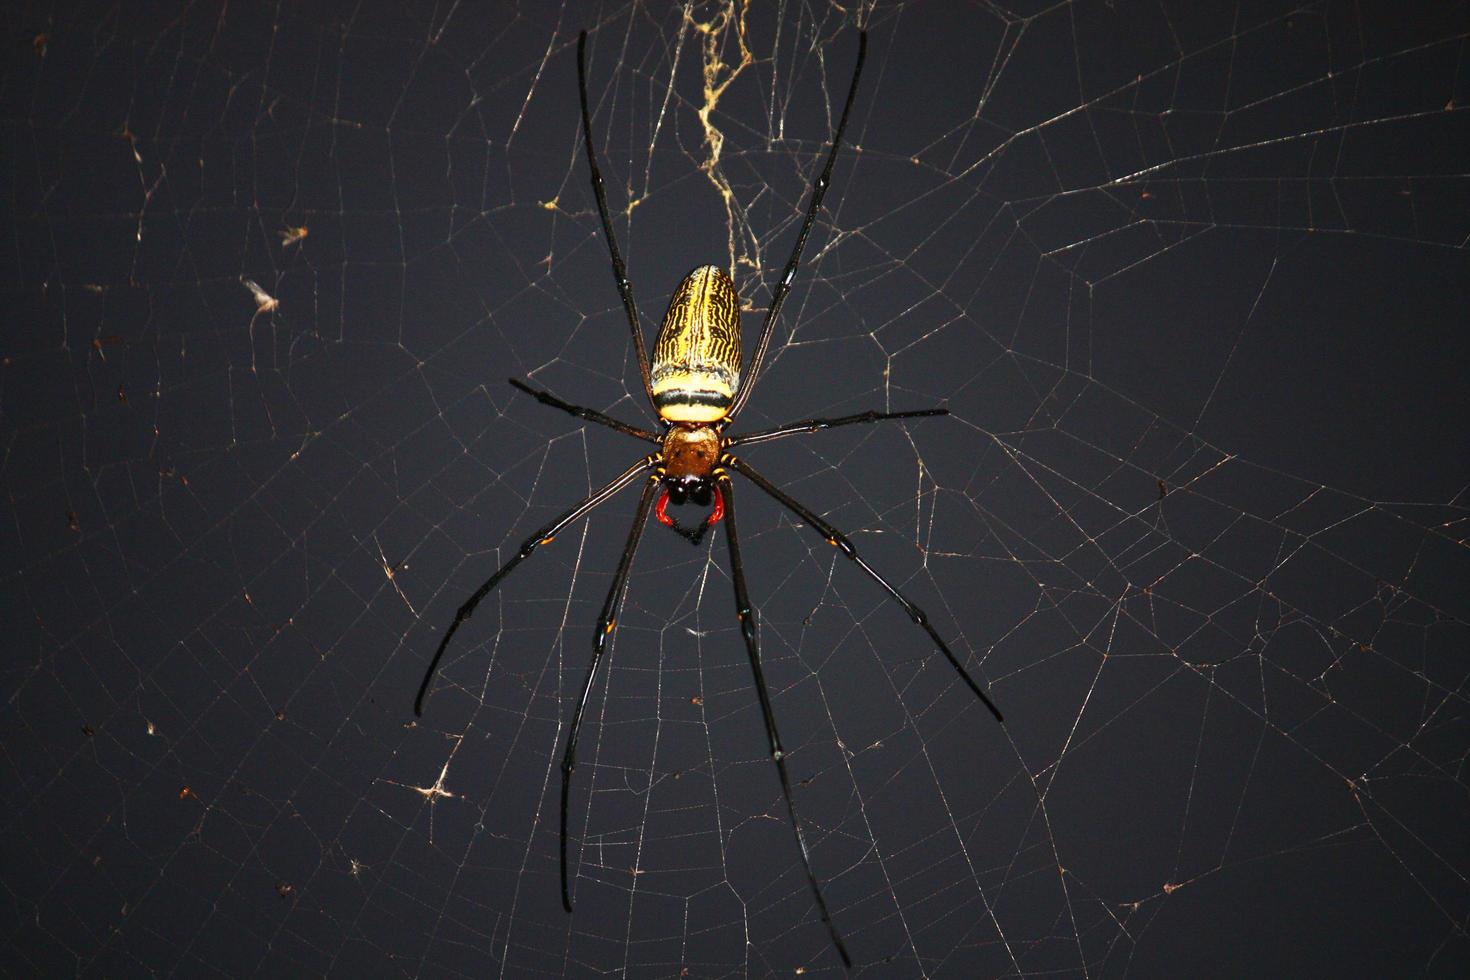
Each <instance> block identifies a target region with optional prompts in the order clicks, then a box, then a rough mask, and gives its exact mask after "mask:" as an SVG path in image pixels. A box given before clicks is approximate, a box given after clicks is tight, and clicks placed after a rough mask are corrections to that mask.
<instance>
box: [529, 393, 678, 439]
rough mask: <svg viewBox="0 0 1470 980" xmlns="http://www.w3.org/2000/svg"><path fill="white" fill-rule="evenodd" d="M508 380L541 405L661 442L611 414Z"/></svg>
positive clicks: (645, 430)
mask: <svg viewBox="0 0 1470 980" xmlns="http://www.w3.org/2000/svg"><path fill="white" fill-rule="evenodd" d="M509 380H510V383H511V385H512V386H514V387H515V389H516V390H517V391H524V392H525V393H526V394H528V395H530V396H531V397H532V398H534V399H536V400H537V401H538V402H540V403H541V404H543V405H550V406H551V407H552V408H559V409H561V410H562V411H563V412H566V413H567V414H569V415H575V416H576V417H577V418H579V419H586V420H587V421H588V422H596V423H597V424H598V425H605V426H607V427H608V428H609V429H616V430H617V431H618V432H621V433H623V434H624V435H629V436H635V437H637V438H639V439H643V440H645V441H646V442H653V443H662V442H663V440H662V439H660V438H659V437H658V436H656V435H655V434H653V433H652V432H649V431H648V430H647V429H640V428H638V427H637V426H636V425H629V424H628V423H627V422H619V421H618V420H617V419H615V418H613V417H612V416H611V415H604V414H603V413H602V412H599V411H598V410H597V409H595V408H583V407H582V406H581V405H573V404H572V403H571V402H564V401H562V400H561V399H560V398H558V397H556V396H555V395H553V394H552V393H551V392H549V391H547V390H545V389H544V388H532V387H531V386H530V385H528V384H526V383H525V382H524V381H517V380H516V379H515V378H511V379H509Z"/></svg>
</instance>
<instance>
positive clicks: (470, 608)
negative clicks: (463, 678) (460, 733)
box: [413, 453, 659, 717]
mask: <svg viewBox="0 0 1470 980" xmlns="http://www.w3.org/2000/svg"><path fill="white" fill-rule="evenodd" d="M658 461H659V456H658V454H657V453H654V454H652V455H649V456H645V457H643V458H642V459H640V460H639V461H638V462H636V463H634V464H633V465H632V466H630V467H628V469H626V470H624V471H623V472H622V473H621V474H619V475H618V476H617V477H615V478H614V479H613V481H612V482H611V483H609V484H607V485H606V486H604V487H603V488H602V489H600V490H596V491H594V492H593V493H592V494H591V495H590V496H589V497H587V499H586V500H583V501H582V502H581V503H579V504H577V505H576V506H575V507H573V508H572V509H571V510H569V511H567V512H566V513H565V514H562V515H561V516H560V517H558V518H557V519H556V520H554V521H552V522H551V523H550V524H548V525H546V526H545V527H543V528H542V529H541V530H539V531H537V532H536V533H535V534H533V535H531V536H530V537H529V538H527V539H526V540H525V543H524V544H522V545H521V548H520V550H519V551H517V552H516V553H515V554H514V555H512V556H511V557H510V559H509V560H508V561H506V563H505V564H503V565H501V566H500V567H499V568H497V569H496V570H495V574H494V575H491V576H490V577H489V578H488V579H486V580H485V584H484V585H481V586H480V587H479V588H478V589H476V590H475V593H474V595H472V596H470V597H469V598H468V599H466V600H465V601H464V604H463V605H461V606H460V607H459V611H458V612H456V613H455V614H454V622H452V623H450V624H449V629H448V631H447V632H445V634H444V639H442V640H440V641H439V649H437V650H435V651H434V659H433V660H430V661H429V669H428V670H426V671H424V679H423V682H422V683H421V684H419V693H418V696H417V697H415V698H414V699H413V713H414V714H415V715H418V716H420V717H422V716H423V714H424V701H425V699H426V698H427V697H428V694H429V684H430V683H431V682H432V681H433V680H434V672H435V671H437V670H438V669H439V660H440V659H441V658H442V657H443V656H444V650H445V649H446V648H447V647H448V646H449V641H450V640H452V639H454V634H455V632H456V631H457V630H458V629H459V625H460V623H463V622H464V621H465V620H466V619H469V618H470V617H471V616H473V615H474V614H475V607H476V606H478V605H479V604H480V601H481V600H482V599H484V598H485V597H486V596H487V595H489V594H490V593H491V592H492V591H493V590H494V589H495V587H496V586H497V585H499V584H500V580H501V579H503V578H505V577H506V576H507V575H509V574H510V573H511V570H512V569H514V568H515V567H516V566H517V565H519V564H520V563H521V562H523V561H525V560H526V558H528V557H529V556H530V554H531V552H533V551H535V550H536V548H537V547H538V546H540V545H543V544H549V543H550V542H551V539H552V538H554V537H556V536H557V535H558V534H560V533H561V531H562V529H563V528H565V527H566V526H567V525H568V524H570V523H572V522H573V521H575V520H576V519H577V518H579V517H582V516H584V515H585V514H587V513H588V512H589V511H591V510H592V509H593V508H594V507H596V506H597V505H598V504H600V503H602V502H603V501H605V500H607V499H608V498H609V497H612V496H613V495H614V494H616V493H617V492H618V491H619V490H621V489H623V488H624V487H626V486H627V485H628V484H630V483H632V482H633V481H634V480H636V479H638V477H639V476H641V475H642V474H644V473H646V472H648V470H650V469H652V468H653V467H654V466H656V465H658Z"/></svg>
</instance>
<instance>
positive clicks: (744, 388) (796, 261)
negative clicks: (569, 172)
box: [589, 31, 868, 417]
mask: <svg viewBox="0 0 1470 980" xmlns="http://www.w3.org/2000/svg"><path fill="white" fill-rule="evenodd" d="M867 53H868V32H867V31H860V32H859V33H858V55H857V65H856V66H854V67H853V69H852V84H851V85H850V86H848V89H847V102H846V103H845V104H844V105H843V106H842V118H841V119H840V120H838V123H837V129H836V131H835V132H834V133H833V134H832V150H831V152H830V153H828V154H827V165H826V166H825V167H823V168H822V173H821V175H820V176H818V177H817V179H816V181H814V182H813V183H812V203H811V205H810V206H809V207H808V208H807V212H806V220H805V221H803V222H802V223H801V232H800V234H798V235H797V236H796V248H795V249H793V250H792V252H791V258H790V259H788V260H787V262H786V269H785V271H784V272H782V273H781V278H780V280H778V281H777V283H776V288H775V289H774V290H772V292H771V305H770V308H769V309H767V310H766V322H765V323H763V324H761V332H760V339H759V340H757V341H756V343H755V354H753V355H752V356H751V359H750V368H749V369H748V370H747V371H746V372H745V379H746V380H745V383H744V384H742V385H741V386H740V391H739V392H738V393H737V394H736V395H735V403H734V404H733V405H731V406H730V411H729V413H728V414H729V415H730V416H732V417H733V416H734V415H736V414H738V413H739V412H740V409H741V408H742V407H744V405H745V401H746V399H748V398H749V397H750V392H751V390H752V389H753V388H754V387H755V382H756V380H757V378H758V376H759V374H760V369H761V361H762V360H763V359H764V358H765V356H766V348H767V347H768V346H770V343H771V332H772V330H773V329H774V328H775V326H776V317H777V315H778V314H780V312H781V304H782V303H785V302H786V294H787V292H789V291H790V289H791V280H792V279H794V278H795V277H796V268H797V266H799V265H800V264H801V251H802V249H803V248H805V247H806V238H807V235H809V234H811V230H812V224H813V223H814V222H815V221H816V220H817V212H818V211H820V210H821V209H822V197H823V195H825V194H826V193H827V185H828V184H830V183H831V182H832V165H833V164H834V163H836V162H837V149H838V147H840V146H841V145H842V132H843V130H845V129H846V128H847V116H848V113H850V112H851V111H852V100H853V98H854V97H855V96H856V95H857V87H858V78H859V77H861V76H862V73H863V59H864V58H865V57H867ZM589 145H590V144H589Z"/></svg>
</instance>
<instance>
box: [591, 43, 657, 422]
mask: <svg viewBox="0 0 1470 980" xmlns="http://www.w3.org/2000/svg"><path fill="white" fill-rule="evenodd" d="M577 90H578V92H579V94H580V95H581V98H582V135H583V136H584V137H585V138H586V141H587V167H588V169H590V170H591V171H592V193H593V194H594V195H596V197H597V214H598V216H599V217H601V218H602V233H603V234H604V235H606V236H607V250H608V251H609V252H611V253H612V264H613V282H614V283H616V284H617V287H618V295H619V296H621V297H622V298H623V309H624V310H625V311H627V314H628V328H629V329H630V330H632V331H633V350H634V351H636V352H637V354H638V371H639V373H640V374H642V375H643V390H644V391H645V392H646V393H647V394H648V404H649V405H652V404H653V376H652V375H651V374H649V371H648V351H647V350H646V349H645V348H644V346H643V327H642V326H641V325H640V324H639V322H638V307H637V305H635V304H634V302H633V285H632V283H630V282H628V267H627V266H625V265H624V264H623V256H622V253H620V252H619V251H618V240H617V237H616V236H615V235H613V225H612V218H611V217H610V216H609V215H608V213H607V190H606V189H605V188H604V187H603V186H602V171H601V170H599V169H598V168H597V151H596V150H594V149H593V148H592V113H591V112H590V111H589V110H588V108H587V32H586V31H583V32H582V33H580V34H578V35H577Z"/></svg>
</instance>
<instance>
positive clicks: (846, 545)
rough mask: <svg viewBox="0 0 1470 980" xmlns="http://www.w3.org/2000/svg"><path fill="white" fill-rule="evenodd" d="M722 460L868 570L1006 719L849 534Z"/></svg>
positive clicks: (731, 460) (730, 459) (742, 466)
mask: <svg viewBox="0 0 1470 980" xmlns="http://www.w3.org/2000/svg"><path fill="white" fill-rule="evenodd" d="M720 462H721V463H723V464H724V465H726V466H729V467H730V468H732V469H734V470H735V471H736V472H737V473H739V474H740V475H741V476H743V477H745V478H746V479H747V480H749V481H750V482H751V483H754V484H755V485H756V486H758V487H760V488H761V489H762V490H764V491H765V492H766V493H768V494H770V495H771V496H772V497H774V498H776V500H777V501H779V502H780V503H781V504H782V505H783V506H784V507H786V509H788V510H790V511H792V512H793V513H795V514H796V515H797V516H798V517H800V518H801V519H802V520H804V521H806V522H807V523H808V524H810V525H811V526H812V527H814V528H816V529H817V530H818V531H819V532H821V535H822V537H824V538H826V539H827V543H828V544H830V545H832V547H834V548H836V549H837V550H838V551H841V552H842V553H843V554H844V555H846V556H847V557H848V558H851V559H852V560H853V562H854V563H855V564H856V565H857V567H858V568H861V569H862V570H863V571H865V572H867V573H868V577H869V578H871V579H872V580H873V581H874V582H877V583H878V584H879V585H881V586H882V587H883V591H885V592H887V593H888V595H889V596H890V597H891V598H892V599H893V601H894V602H896V603H898V604H899V605H900V606H902V607H903V611H904V612H906V613H908V614H909V619H912V620H913V621H914V622H916V623H918V624H919V625H920V626H922V627H924V632H926V633H928V634H929V639H931V640H933V641H934V645H935V646H937V647H938V648H939V652H940V653H943V654H944V657H945V659H946V660H948V661H949V663H950V666H952V667H953V668H954V669H955V671H956V672H958V673H959V675H960V678H961V679H962V680H963V681H964V682H965V683H966V684H967V685H969V688H970V690H971V691H973V692H974V693H975V697H977V698H979V699H980V701H981V703H982V704H984V705H985V707H987V708H989V709H990V713H991V714H993V715H995V720H996V721H1002V722H1003V721H1005V718H1004V717H1003V716H1002V715H1001V713H1000V709H999V708H997V707H996V706H995V702H993V701H991V700H990V696H989V695H988V694H986V693H985V690H984V689H983V688H982V687H981V686H980V685H979V684H977V683H976V682H975V679H974V678H973V677H971V676H970V674H969V672H968V671H966V670H965V668H964V667H962V666H961V665H960V662H959V659H958V658H957V657H955V655H954V654H953V653H952V652H951V651H950V649H949V647H948V646H947V645H946V644H945V642H944V641H943V640H941V639H940V638H939V633H938V632H937V631H935V629H934V627H933V625H931V624H930V622H929V617H928V616H927V615H925V614H924V610H922V609H920V608H919V607H918V606H916V605H914V604H913V603H912V602H910V601H909V600H908V599H906V598H905V597H904V594H903V593H902V592H900V591H898V590H897V589H895V588H894V587H893V586H892V585H890V584H888V580H887V579H885V578H884V577H883V576H882V575H879V574H878V573H877V572H876V571H874V570H873V567H872V566H871V565H869V564H868V563H867V562H865V561H863V559H862V558H861V557H860V556H859V555H858V552H857V549H856V548H854V547H853V545H852V542H851V541H849V540H847V538H846V537H845V536H844V535H843V534H842V532H841V531H839V530H837V529H836V528H835V527H833V526H832V525H831V524H828V523H827V522H826V521H824V520H822V519H821V518H820V517H818V516H817V515H816V514H814V513H812V511H811V510H810V509H808V508H807V507H805V506H803V505H802V504H800V503H798V502H797V501H796V500H794V499H793V498H792V497H790V496H789V495H788V494H787V493H786V492H785V491H784V490H782V489H781V488H780V487H778V486H776V485H775V484H774V483H772V482H771V481H770V480H767V479H766V478H765V477H763V476H761V475H760V474H759V473H757V472H756V471H755V470H753V469H751V468H750V466H749V465H748V464H746V463H745V462H744V461H742V460H739V459H736V458H735V457H734V456H724V457H722V458H721V460H720ZM726 506H727V507H728V506H729V505H728V503H727V504H726Z"/></svg>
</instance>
